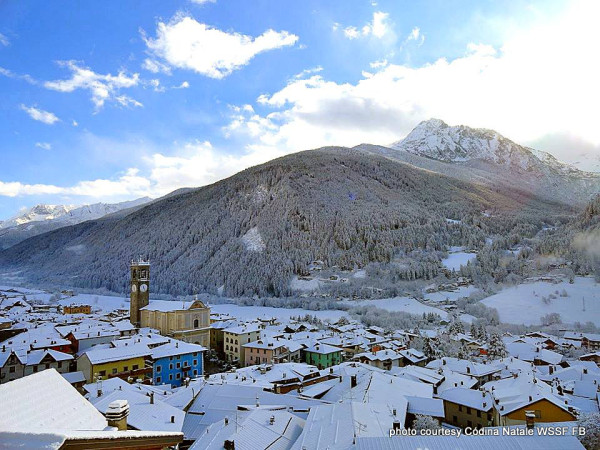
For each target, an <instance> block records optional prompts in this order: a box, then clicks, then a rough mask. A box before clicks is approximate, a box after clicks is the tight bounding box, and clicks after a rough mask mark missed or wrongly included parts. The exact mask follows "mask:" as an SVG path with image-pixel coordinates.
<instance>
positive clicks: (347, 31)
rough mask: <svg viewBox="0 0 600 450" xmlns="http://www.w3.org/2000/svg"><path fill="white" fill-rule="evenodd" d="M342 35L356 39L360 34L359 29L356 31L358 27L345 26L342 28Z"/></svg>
mask: <svg viewBox="0 0 600 450" xmlns="http://www.w3.org/2000/svg"><path fill="white" fill-rule="evenodd" d="M344 36H346V37H347V38H348V39H356V38H357V37H359V36H360V31H358V28H356V27H352V26H350V27H346V28H344Z"/></svg>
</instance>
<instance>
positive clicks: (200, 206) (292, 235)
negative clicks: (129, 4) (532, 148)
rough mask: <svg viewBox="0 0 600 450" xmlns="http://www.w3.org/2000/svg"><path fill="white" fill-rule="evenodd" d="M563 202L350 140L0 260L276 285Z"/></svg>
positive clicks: (10, 265)
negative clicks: (315, 265)
mask: <svg viewBox="0 0 600 450" xmlns="http://www.w3.org/2000/svg"><path fill="white" fill-rule="evenodd" d="M484 212H485V213H484ZM573 213H574V210H573V209H572V208H571V207H570V206H567V205H565V204H564V203H558V202H553V201H550V200H547V199H543V198H541V197H537V196H535V195H532V193H531V192H530V191H527V190H525V191H524V190H522V189H521V188H520V186H513V187H510V188H509V187H504V188H502V189H495V188H492V187H490V186H485V185H482V184H478V183H472V182H466V181H463V180H458V179H456V178H451V177H448V176H444V175H440V174H438V173H435V172H432V171H429V170H423V169H420V168H417V167H414V166H413V165H410V164H406V163H403V162H399V161H394V160H391V159H390V158H387V157H385V156H382V155H376V154H372V153H369V152H365V151H362V150H358V149H356V150H353V149H347V148H323V149H318V150H310V151H305V152H300V153H296V154H293V155H288V156H285V157H282V158H279V159H276V160H273V161H270V162H268V163H266V164H263V165H260V166H257V167H253V168H250V169H247V170H244V171H242V172H240V173H238V174H236V175H234V176H232V177H230V178H228V179H226V180H222V181H220V182H218V183H215V184H213V185H210V186H206V187H203V188H199V189H194V190H190V191H184V192H183V193H181V194H178V195H173V196H167V197H166V198H163V199H162V200H159V201H156V202H153V203H151V204H149V205H147V206H145V207H143V208H141V209H139V210H137V211H134V212H133V213H131V214H129V215H127V216H125V217H107V218H104V219H100V220H96V221H88V222H85V223H82V224H79V225H75V226H70V227H65V228H62V229H59V230H56V231H53V232H50V233H46V234H44V235H40V236H36V237H33V238H31V239H28V240H26V241H24V242H21V243H20V244H17V245H15V246H14V247H11V248H10V249H7V250H4V251H2V252H0V267H1V268H2V271H4V272H6V271H9V270H11V271H18V274H19V275H20V276H22V277H24V278H26V279H29V280H31V281H37V282H45V283H57V284H59V283H60V284H63V285H64V284H71V285H73V286H81V287H92V288H97V287H105V288H108V289H110V290H113V291H117V292H126V290H127V283H128V262H129V261H130V260H131V258H132V257H134V256H136V255H140V254H141V255H145V256H148V257H150V258H151V260H153V261H154V263H153V265H152V280H153V282H152V284H153V287H152V289H153V291H154V292H162V293H170V294H190V293H193V292H201V291H209V292H215V291H217V290H218V289H219V288H220V287H223V291H224V293H225V294H227V295H231V296H239V295H253V294H259V295H286V294H288V293H289V292H290V291H289V285H290V279H291V277H292V276H293V275H294V274H303V273H306V272H307V268H308V266H309V264H310V263H311V262H312V261H314V260H322V261H323V262H324V263H325V264H326V265H327V266H329V267H331V266H334V265H335V266H338V267H339V268H340V269H344V268H355V267H362V266H365V265H366V264H367V263H369V262H384V263H385V262H389V261H393V260H394V259H395V258H396V257H397V256H398V255H406V254H409V253H410V252H413V251H414V252H436V251H445V249H446V246H448V245H468V246H470V247H473V248H480V247H482V246H483V245H484V243H485V239H486V236H488V235H489V234H491V233H501V234H506V235H510V234H511V233H512V232H515V233H519V232H520V230H522V229H523V228H525V229H536V228H539V227H541V224H542V223H543V222H545V223H553V222H556V221H559V222H560V221H563V222H564V221H566V220H567V219H568V218H569V217H570V216H571V215H572V214H573ZM447 219H454V220H455V221H460V222H452V221H449V220H447Z"/></svg>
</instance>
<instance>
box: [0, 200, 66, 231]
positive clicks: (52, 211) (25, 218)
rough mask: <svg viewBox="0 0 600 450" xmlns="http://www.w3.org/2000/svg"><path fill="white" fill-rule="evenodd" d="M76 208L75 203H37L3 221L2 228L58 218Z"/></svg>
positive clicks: (0, 226) (0, 227)
mask: <svg viewBox="0 0 600 450" xmlns="http://www.w3.org/2000/svg"><path fill="white" fill-rule="evenodd" d="M75 208H77V207H76V206H75V205H44V204H41V205H35V206H34V207H32V208H30V209H28V210H26V211H24V212H23V211H22V212H19V213H18V214H17V215H15V216H13V217H11V218H10V219H8V220H6V221H4V222H2V223H1V224H0V229H6V228H12V227H16V226H18V225H22V224H24V223H29V222H40V221H44V220H57V219H60V218H61V217H62V216H64V215H66V214H68V213H69V211H71V210H73V209H75Z"/></svg>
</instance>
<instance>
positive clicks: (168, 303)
mask: <svg viewBox="0 0 600 450" xmlns="http://www.w3.org/2000/svg"><path fill="white" fill-rule="evenodd" d="M201 308H206V306H204V303H202V302H201V301H200V300H194V301H192V302H180V301H176V300H150V303H149V304H148V305H147V306H144V307H143V308H140V309H141V310H146V311H160V312H169V311H186V310H188V309H201Z"/></svg>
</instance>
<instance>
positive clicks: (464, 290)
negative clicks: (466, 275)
mask: <svg viewBox="0 0 600 450" xmlns="http://www.w3.org/2000/svg"><path fill="white" fill-rule="evenodd" d="M477 290H478V289H477V288H476V287H475V286H472V285H469V286H461V287H459V288H458V289H457V290H456V291H453V292H448V291H440V292H432V293H430V294H424V295H423V297H425V300H429V301H432V302H444V301H446V300H448V301H451V302H455V301H456V300H458V299H459V298H461V297H468V296H469V295H470V294H471V293H473V292H475V291H477Z"/></svg>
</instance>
